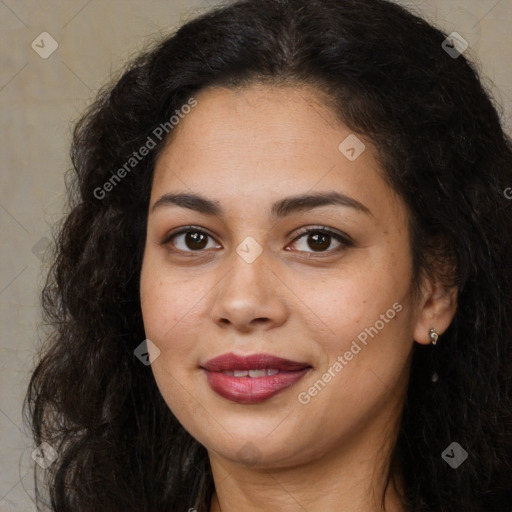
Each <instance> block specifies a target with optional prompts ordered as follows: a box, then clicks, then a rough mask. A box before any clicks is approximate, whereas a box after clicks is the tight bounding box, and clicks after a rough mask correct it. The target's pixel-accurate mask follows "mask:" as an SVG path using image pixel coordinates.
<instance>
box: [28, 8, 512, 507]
mask: <svg viewBox="0 0 512 512" xmlns="http://www.w3.org/2000/svg"><path fill="white" fill-rule="evenodd" d="M446 37H447V34H445V33H443V32H442V31H440V30H438V29H436V28H434V27H432V26H431V25H430V24H429V23H427V22H426V21H424V20H423V19H421V18H420V17H417V16H416V15H414V14H412V13H411V12H409V11H407V10H406V9H404V8H403V7H400V6H398V5H396V4H394V3H391V2H389V1H387V0H241V1H235V2H231V3H229V4H227V5H224V6H222V7H217V8H216V9H214V10H212V11H210V12H208V13H206V14H203V15H201V16H199V17H197V18H195V19H193V20H191V21H189V22H188V23H186V24H185V25H183V26H182V27H181V28H180V29H179V30H177V31H176V33H174V34H173V35H172V36H171V37H169V38H167V39H165V40H163V41H161V42H158V43H155V44H153V45H152V46H151V47H150V48H149V49H148V50H147V51H145V52H144V53H143V54H141V55H139V56H138V57H137V58H136V59H135V60H133V61H132V62H131V63H130V64H129V65H128V67H127V68H126V69H125V70H124V72H123V74H122V76H121V77H120V78H119V79H118V80H116V82H115V83H114V84H113V85H109V86H108V87H106V88H104V89H102V90H101V91H100V93H99V94H98V97H97V99H96V101H95V102H94V104H93V105H92V106H91V107H90V108H89V110H88V111H87V112H86V113H85V115H84V116H83V117H82V118H81V120H80V121H79V122H78V123H77V125H76V127H75V131H74V138H73V143H72V148H71V157H72V162H73V167H74V169H73V170H72V171H71V172H72V177H71V180H69V182H68V192H69V209H70V211H69V213H68V214H67V216H66V217H65V219H64V221H63V223H62V225H60V226H59V227H58V233H56V235H55V238H56V243H55V254H54V259H53V264H52V267H51V269H50V271H49V272H48V278H47V282H46V284H45V287H44V289H43V292H42V306H43V311H44V324H45V325H46V326H47V327H49V330H50V333H49V335H48V338H47V339H45V340H44V341H45V343H44V344H43V345H42V347H41V355H40V361H39V363H38V365H37V367H36V368H35V370H34V373H33V375H32V378H31V381H30V385H29V389H28V393H27V397H26V402H25V406H26V409H25V412H26V415H27V421H29V422H30V425H31V428H32V430H33V435H34V439H35V442H36V444H39V443H41V442H43V441H46V442H48V443H49V444H50V445H51V446H52V447H54V449H55V450H56V451H57V453H58V458H57V460H56V461H55V462H54V463H53V464H52V465H51V466H50V467H49V468H48V469H46V470H44V473H43V474H42V478H41V479H40V478H36V480H37V481H38V485H37V498H38V503H39V504H40V506H43V504H45V506H48V507H50V508H51V509H52V510H54V511H57V512H98V511H113V512H114V511H116V512H129V511H134V512H135V511H136V512H163V511H173V512H186V511H188V510H189V509H190V508H192V507H195V508H196V510H198V511H199V512H205V511H207V510H208V507H209V503H210V499H211V496H212V493H213V490H214V484H213V479H212V473H211V468H210V464H209V459H208V455H207V451H206V449H205V447H204V446H202V445H200V444H199V443H198V442H197V441H196V440H195V439H194V438H193V437H191V435H190V434H189V433H188V432H187V431H185V429H184V428H183V427H182V426H181V425H180V423H179V422H178V421H177V419H176V418H175V416H174V415H173V413H172V412H171V411H170V410H169V407H168V406H167V405H166V403H165V402H164V400H163V398H162V396H161V394H160V392H159V390H158V388H157V386H156V383H155V380H154V377H153V374H152V372H151V368H150V367H149V366H145V365H143V364H141V362H140V361H139V360H138V359H137V357H135V355H134V349H135V348H136V347H137V346H138V345H139V344H140V343H141V341H142V340H144V338H145V333H144V328H143V322H142V316H141V307H140V297H139V276H140V269H141V264H142V254H143V249H144V243H145V236H146V221H147V209H148V204H149V197H150V190H151V184H152V175H153V168H154V164H155V160H156V158H157V156H158V155H159V153H160V151H161V149H162V147H163V146H164V144H165V142H166V138H165V137H163V136H161V137H157V136H156V135H155V129H156V128H158V127H159V126H161V125H162V124H164V126H167V128H166V130H165V133H164V135H166V134H167V131H170V128H169V119H170V118H171V117H172V116H173V115H175V113H176V111H177V110H178V111H179V110H180V109H181V108H182V106H183V105H185V104H187V102H190V99H191V98H193V96H194V94H197V93H198V92H199V91H201V90H203V89H205V88H206V87H211V86H224V87H229V88H235V87H243V86H246V85H250V84H252V83H284V84H292V85H301V84H308V85H314V86H315V87H316V88H317V89H318V90H320V91H323V92H324V93H325V96H326V98H328V102H329V104H330V107H331V108H332V110H333V111H334V112H335V113H336V114H337V115H338V116H339V119H340V120H342V121H343V122H344V123H345V124H346V125H347V126H348V127H349V128H350V129H351V130H353V131H354V132H357V133H361V134H364V136H366V137H368V138H369V139H370V140H371V141H372V142H373V143H374V144H375V146H376V147H377V149H378V151H379V158H380V163H381V164H382V166H383V168H384V169H385V171H386V178H387V180H388V182H389V184H390V186H391V187H393V189H394V190H396V192H397V193H398V194H399V195H400V197H401V198H402V200H403V201H404V202H405V204H406V206H407V208H408V211H409V216H410V226H411V228H410V242H411V251H412V258H413V263H414V269H415V279H418V278H419V276H420V275H422V273H424V272H426V273H429V275H433V276H436V277H437V278H438V279H440V280H442V281H443V282H445V283H447V284H449V285H452V286H453V285H455V286H457V287H458V309H457V312H456V314H455V317H454V320H453V322H452V324H451V325H450V327H449V328H448V330H447V331H446V332H445V333H444V335H443V336H442V337H441V341H440V343H439V344H438V345H437V346H436V347H435V350H432V348H433V347H432V346H429V347H424V346H420V345H419V344H415V348H414V352H413V360H412V366H411V375H410V383H409V388H408V394H407V397H406V401H405V405H404V412H403V418H402V423H401V429H400V432H399V435H398V439H397V441H396V446H395V451H394V455H393V461H394V462H397V463H399V465H400V468H401V470H402V472H403V475H404V479H405V482H404V483H405V486H404V494H403V502H404V504H405V506H406V508H407V510H410V511H414V512H434V511H436V512H477V511H478V512H483V511H486V512H489V511H495V512H498V511H499V512H505V511H506V512H508V511H509V510H512V492H511V489H512V482H511V480H512V357H511V356H512V201H511V200H509V199H507V194H506V190H507V189H508V190H511V189H510V188H509V187H511V186H512V143H511V140H510V138H509V137H508V136H507V135H506V134H505V133H504V130H503V128H502V125H501V122H500V118H499V114H498V111H497V108H496V106H495V105H494V103H493V100H492V99H491V96H490V93H489V92H488V91H486V90H485V88H484V87H483V86H482V83H481V80H480V78H479V75H478V72H477V70H476V67H475V65H474V64H472V63H470V62H468V61H467V60H466V58H465V56H464V55H459V56H458V57H457V55H455V56H454V55H453V52H452V55H450V54H449V52H447V51H445V49H443V46H442V45H443V41H444V40H445V39H446ZM454 57H457V58H454ZM165 123H167V125H165ZM160 131H162V130H160ZM156 133H160V132H158V131H157V132H156ZM148 137H151V138H152V141H153V142H154V144H152V145H153V146H154V147H152V148H151V149H150V150H149V152H148V154H147V155H146V156H144V157H143V158H142V157H141V156H140V154H139V150H140V148H141V147H143V146H146V147H147V146H148V140H149V139H148ZM135 153H136V154H137V155H138V156H137V162H136V164H135V163H134V161H133V160H130V159H133V158H135V157H134V154H135ZM129 161H131V162H132V163H131V167H127V166H126V163H127V162H129ZM123 166H124V169H125V171H126V172H125V173H121V174H122V179H114V178H113V177H114V176H115V175H116V176H117V178H119V177H120V173H119V169H122V168H123ZM107 182H109V183H110V186H109V187H105V184H106V183H107ZM107 189H108V193H106V192H105V191H106V190H107ZM434 373H435V374H436V376H437V380H436V379H434V380H436V381H435V382H433V380H432V375H433V374H434ZM454 441H455V442H457V443H459V444H460V445H461V446H462V447H463V448H464V449H465V450H466V451H467V453H468V458H467V460H466V461H465V462H464V463H463V464H462V465H461V466H460V467H459V468H458V469H456V470H455V469H452V468H451V467H450V466H449V465H448V464H447V463H446V462H445V461H444V460H443V459H442V457H441V454H442V452H443V451H444V450H445V449H446V448H447V446H449V445H450V443H452V442H454ZM39 471H40V470H39ZM38 475H39V473H37V472H36V477H37V476H38Z"/></svg>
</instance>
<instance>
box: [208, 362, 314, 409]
mask: <svg viewBox="0 0 512 512" xmlns="http://www.w3.org/2000/svg"><path fill="white" fill-rule="evenodd" d="M308 370H309V368H304V369H302V370H296V371H289V372H282V373H276V374H275V375H269V376H267V377H255V378H253V377H230V376H229V375H225V374H224V373H222V372H209V371H206V370H205V372H206V377H207V379H208V384H209V385H210V387H211V388H212V390H213V391H215V392H216V393H217V394H219V395H220V396H222V397H224V398H227V399H228V400H231V401H233V402H238V403H239V404H256V403H258V402H263V401H264V400H268V399H269V398H270V397H272V396H274V395H277V393H280V392H281V391H284V390H285V389H286V388H289V387H290V386H292V385H293V384H295V383H296V382H297V381H298V380H299V379H300V378H302V377H303V376H304V375H305V374H306V373H307V372H308Z"/></svg>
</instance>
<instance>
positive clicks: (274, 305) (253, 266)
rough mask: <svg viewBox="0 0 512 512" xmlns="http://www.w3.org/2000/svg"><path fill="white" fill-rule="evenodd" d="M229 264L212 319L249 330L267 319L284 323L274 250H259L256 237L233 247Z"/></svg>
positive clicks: (270, 322) (213, 309) (269, 322)
mask: <svg viewBox="0 0 512 512" xmlns="http://www.w3.org/2000/svg"><path fill="white" fill-rule="evenodd" d="M258 246H259V244H258ZM229 265H230V269H229V271H228V273H227V274H226V275H225V277H224V279H222V282H221V283H219V288H218V290H217V293H216V294H215V302H214V304H213V307H212V319H213V320H214V321H216V322H217V323H219V322H220V323H223V324H226V323H230V324H232V325H233V326H236V327H237V328H240V329H245V330H246V329H249V328H250V326H251V324H253V323H261V322H262V321H263V320H264V321H265V322H264V323H267V324H272V325H278V324H280V323H282V322H283V321H284V318H285V316H286V307H285V304H284V301H283V297H282V296H281V294H278V293H277V288H278V285H277V283H276V282H275V281H276V277H275V275H274V272H273V270H272V268H271V267H272V264H271V261H270V254H269V253H268V252H267V251H266V250H264V249H263V247H261V246H260V249H259V250H258V248H257V246H256V245H255V243H254V241H251V240H244V241H243V242H242V243H241V244H240V245H239V246H238V247H237V248H236V251H233V254H232V257H231V258H230V261H229ZM256 320H257V321H258V322H255V321H256Z"/></svg>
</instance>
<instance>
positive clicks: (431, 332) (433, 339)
mask: <svg viewBox="0 0 512 512" xmlns="http://www.w3.org/2000/svg"><path fill="white" fill-rule="evenodd" d="M428 335H429V337H430V342H431V343H432V345H436V344H437V339H438V338H439V333H438V332H437V331H436V330H435V329H430V330H429V331H428Z"/></svg>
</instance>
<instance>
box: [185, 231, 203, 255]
mask: <svg viewBox="0 0 512 512" xmlns="http://www.w3.org/2000/svg"><path fill="white" fill-rule="evenodd" d="M185 243H186V244H187V247H188V248H189V249H193V250H197V249H203V248H204V247H206V243H207V242H206V236H205V235H204V234H203V233H198V232H197V231H188V232H187V234H186V236H185Z"/></svg>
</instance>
